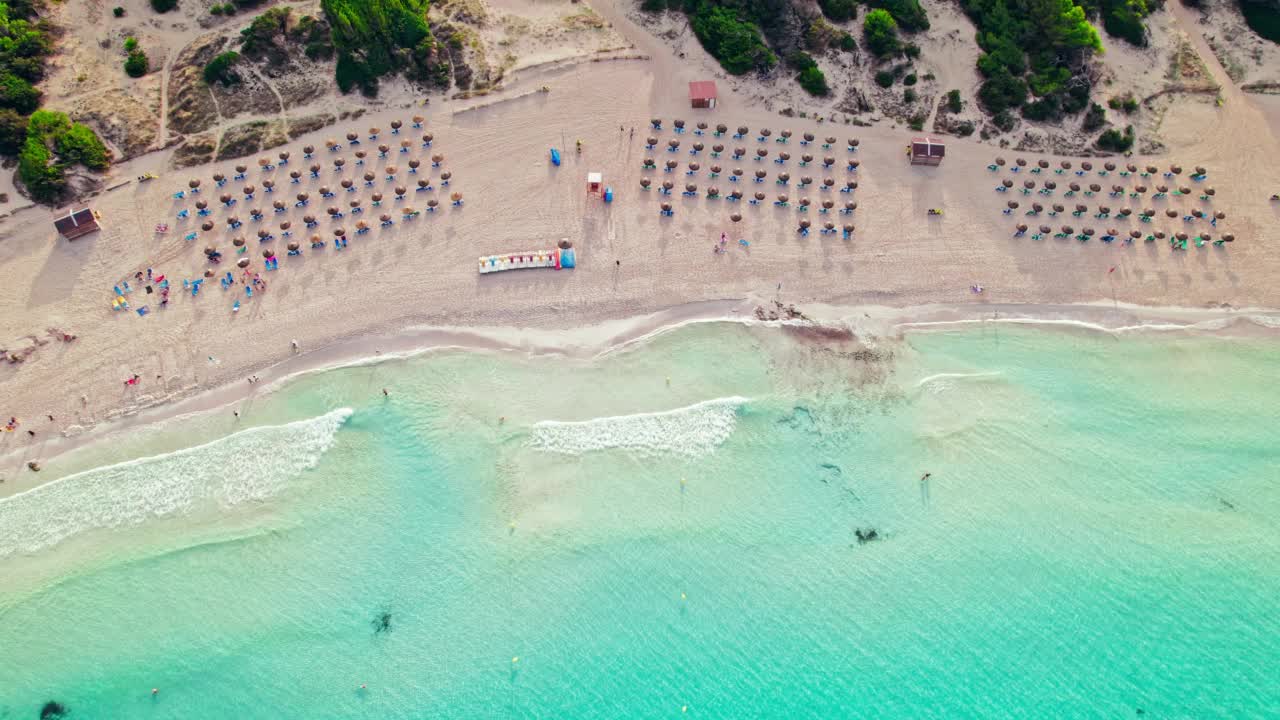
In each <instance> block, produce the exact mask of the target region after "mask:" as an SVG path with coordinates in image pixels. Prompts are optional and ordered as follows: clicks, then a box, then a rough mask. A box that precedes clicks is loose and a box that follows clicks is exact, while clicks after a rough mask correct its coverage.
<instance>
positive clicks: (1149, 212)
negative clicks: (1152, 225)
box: [1142, 208, 1156, 217]
mask: <svg viewBox="0 0 1280 720" xmlns="http://www.w3.org/2000/svg"><path fill="white" fill-rule="evenodd" d="M1155 214H1156V211H1155V208H1144V209H1143V211H1142V217H1154V216H1155Z"/></svg>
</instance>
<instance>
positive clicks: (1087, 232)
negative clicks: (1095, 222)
mask: <svg viewBox="0 0 1280 720" xmlns="http://www.w3.org/2000/svg"><path fill="white" fill-rule="evenodd" d="M1082 232H1083V233H1084V234H1085V235H1087V236H1088V237H1093V228H1085V229H1084V230H1083V231H1082Z"/></svg>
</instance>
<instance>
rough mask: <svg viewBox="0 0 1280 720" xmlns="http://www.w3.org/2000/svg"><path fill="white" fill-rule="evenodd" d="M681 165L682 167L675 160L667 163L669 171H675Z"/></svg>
mask: <svg viewBox="0 0 1280 720" xmlns="http://www.w3.org/2000/svg"><path fill="white" fill-rule="evenodd" d="M679 165H680V163H678V162H676V161H675V160H668V161H667V169H668V170H675V169H676V168H677V167H679Z"/></svg>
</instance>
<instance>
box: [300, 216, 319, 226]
mask: <svg viewBox="0 0 1280 720" xmlns="http://www.w3.org/2000/svg"><path fill="white" fill-rule="evenodd" d="M315 221H316V216H315V215H303V216H302V222H304V223H306V224H308V225H313V224H315Z"/></svg>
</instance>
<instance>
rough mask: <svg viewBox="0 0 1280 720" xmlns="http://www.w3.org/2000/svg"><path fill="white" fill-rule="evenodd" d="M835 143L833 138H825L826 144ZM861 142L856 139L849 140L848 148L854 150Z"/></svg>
mask: <svg viewBox="0 0 1280 720" xmlns="http://www.w3.org/2000/svg"><path fill="white" fill-rule="evenodd" d="M835 141H836V139H835V138H827V142H828V143H833V142H835ZM861 142H862V141H861V140H859V139H858V138H849V147H851V148H856V147H858V145H859V144H860V143H861Z"/></svg>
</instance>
